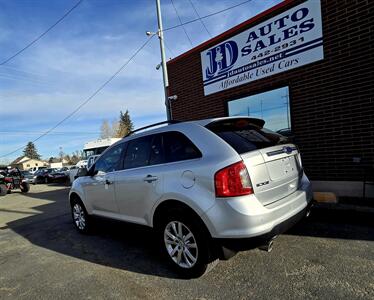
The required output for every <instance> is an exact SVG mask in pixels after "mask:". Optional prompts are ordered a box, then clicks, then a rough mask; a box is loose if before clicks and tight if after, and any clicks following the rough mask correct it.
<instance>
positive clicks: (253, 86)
mask: <svg viewBox="0 0 374 300" xmlns="http://www.w3.org/2000/svg"><path fill="white" fill-rule="evenodd" d="M302 2H303V1H291V2H290V3H288V4H287V5H286V6H284V7H282V8H281V9H280V10H277V11H275V12H273V13H271V14H270V15H268V16H266V17H263V18H260V19H259V20H256V22H255V23H253V24H251V25H250V26H247V27H243V28H241V29H240V31H243V30H245V29H247V28H248V27H252V26H253V25H256V24H258V23H261V22H262V21H264V20H265V19H268V18H270V17H272V16H274V15H277V14H279V12H281V11H284V10H287V9H289V8H290V7H292V6H295V5H297V4H299V3H302ZM321 5H322V17H323V38H324V56H325V58H324V60H322V61H318V62H315V63H312V64H309V65H306V66H302V67H299V68H296V69H293V70H290V71H287V72H283V73H280V74H276V75H272V76H270V77H267V78H264V79H260V80H257V81H254V82H250V83H248V84H244V85H241V86H239V87H235V88H231V89H228V90H226V91H222V92H219V93H215V94H211V95H209V96H204V92H203V85H202V74H201V62H200V52H201V51H202V50H205V49H207V48H209V47H211V46H213V45H215V44H217V43H219V42H220V40H218V41H217V40H216V41H213V43H211V44H209V43H208V44H207V45H206V47H204V49H198V51H192V52H191V53H189V54H188V55H185V56H182V57H180V58H176V59H174V60H172V61H171V62H169V63H168V71H169V82H170V86H169V94H170V95H178V99H177V100H176V101H174V102H173V103H172V114H173V118H174V119H178V120H193V119H201V118H209V117H220V116H227V101H228V100H232V99H235V98H241V97H245V96H247V95H252V94H257V93H260V92H264V91H269V90H272V89H275V88H278V87H282V86H289V93H290V109H291V122H292V130H293V132H294V134H295V136H296V140H297V143H298V145H299V147H300V148H301V151H302V158H303V164H304V167H305V169H306V171H307V174H308V175H309V177H310V178H311V179H313V180H357V181H360V180H361V179H362V167H361V166H360V165H359V164H357V163H354V162H353V157H360V158H361V159H362V161H371V162H373V157H374V98H373V85H374V82H373V78H374V76H373V73H374V71H373V68H374V59H373V58H374V48H373V43H374V39H373V35H374V9H373V8H374V1H371V0H366V1H363V0H345V1H343V0H321ZM240 31H237V32H235V33H234V34H237V33H239V32H240ZM227 37H228V36H224V37H222V39H221V40H225V39H227Z"/></svg>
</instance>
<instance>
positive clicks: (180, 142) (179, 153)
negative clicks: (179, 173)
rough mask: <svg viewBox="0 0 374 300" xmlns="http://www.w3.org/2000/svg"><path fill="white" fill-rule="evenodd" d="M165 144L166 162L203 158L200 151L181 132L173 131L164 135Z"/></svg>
mask: <svg viewBox="0 0 374 300" xmlns="http://www.w3.org/2000/svg"><path fill="white" fill-rule="evenodd" d="M163 142H164V143H163V144H164V151H165V160H166V162H175V161H182V160H187V159H194V158H199V157H201V152H200V151H199V149H197V147H196V146H195V145H194V144H193V143H192V142H191V141H190V140H189V139H188V138H187V137H186V136H185V135H184V134H183V133H181V132H177V131H171V132H166V133H164V134H163Z"/></svg>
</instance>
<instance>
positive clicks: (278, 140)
mask: <svg viewBox="0 0 374 300" xmlns="http://www.w3.org/2000/svg"><path fill="white" fill-rule="evenodd" d="M207 128H208V129H210V130H211V131H213V132H214V133H215V134H217V135H218V136H219V137H221V138H222V139H223V140H224V141H225V142H227V143H228V144H229V145H230V146H231V147H233V148H234V149H235V150H236V151H237V152H238V153H239V154H242V153H246V152H249V151H252V150H256V149H262V148H266V147H271V146H275V145H278V144H284V143H287V142H288V139H287V138H286V137H284V136H282V135H280V134H277V133H275V132H273V131H271V130H268V129H265V128H261V127H260V126H259V125H258V124H257V122H256V120H254V121H253V122H252V121H251V120H250V119H242V118H238V119H229V120H222V121H218V122H214V123H211V124H208V125H207Z"/></svg>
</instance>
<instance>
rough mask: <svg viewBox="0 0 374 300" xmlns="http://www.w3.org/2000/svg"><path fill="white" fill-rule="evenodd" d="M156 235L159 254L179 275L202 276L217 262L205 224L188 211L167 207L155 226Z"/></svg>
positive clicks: (185, 276) (188, 276)
mask: <svg viewBox="0 0 374 300" xmlns="http://www.w3.org/2000/svg"><path fill="white" fill-rule="evenodd" d="M157 235H158V242H159V245H160V249H161V251H162V255H163V256H164V257H165V259H166V260H167V261H168V263H169V264H170V265H171V267H172V268H173V269H174V270H175V271H176V272H177V273H178V274H180V275H181V276H182V277H183V278H197V277H200V276H203V275H204V274H206V273H208V272H209V271H210V270H212V269H213V268H214V267H215V265H216V264H217V262H218V258H217V255H215V254H214V253H215V251H214V248H213V246H212V245H213V243H212V239H211V237H210V235H209V233H208V232H207V229H206V227H205V225H204V224H203V223H202V221H201V220H200V219H198V217H196V216H194V215H192V214H190V213H186V212H185V211H182V210H171V211H168V212H167V213H166V214H164V218H163V219H162V220H161V221H160V224H158V226H157ZM186 237H188V238H186ZM178 260H179V262H178Z"/></svg>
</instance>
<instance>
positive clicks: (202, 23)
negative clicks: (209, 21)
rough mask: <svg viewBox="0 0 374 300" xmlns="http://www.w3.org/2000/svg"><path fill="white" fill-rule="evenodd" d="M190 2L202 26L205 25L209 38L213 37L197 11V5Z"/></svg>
mask: <svg viewBox="0 0 374 300" xmlns="http://www.w3.org/2000/svg"><path fill="white" fill-rule="evenodd" d="M188 1H190V4H191V6H192V8H193V10H194V11H195V14H196V15H197V17H198V18H199V20H200V22H201V25H203V27H204V28H205V31H206V32H207V33H208V35H209V37H212V35H211V34H210V32H209V30H208V28H206V26H205V23H204V21H203V20H202V19H201V17H200V15H199V12H198V11H197V9H196V7H195V5H194V4H193V2H192V0H188Z"/></svg>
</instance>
